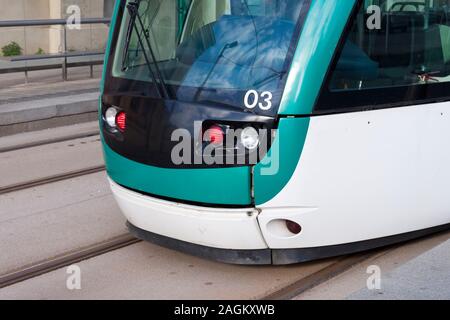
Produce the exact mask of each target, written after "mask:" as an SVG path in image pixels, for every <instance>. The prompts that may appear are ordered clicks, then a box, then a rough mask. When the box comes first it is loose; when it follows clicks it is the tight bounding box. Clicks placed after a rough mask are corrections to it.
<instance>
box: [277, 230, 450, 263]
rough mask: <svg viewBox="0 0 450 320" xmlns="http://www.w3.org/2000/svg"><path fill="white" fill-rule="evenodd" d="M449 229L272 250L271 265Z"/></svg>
mask: <svg viewBox="0 0 450 320" xmlns="http://www.w3.org/2000/svg"><path fill="white" fill-rule="evenodd" d="M449 229H450V223H448V224H445V225H441V226H437V227H432V228H428V229H423V230H418V231H413V232H408V233H402V234H398V235H394V236H389V237H384V238H377V239H372V240H365V241H359V242H353V243H348V244H340V245H335V246H326V247H317V248H305V249H283V250H273V251H272V255H273V264H276V265H285V264H293V263H300V262H307V261H313V260H318V259H325V258H331V257H337V256H341V255H347V254H350V253H357V252H362V251H366V250H372V249H376V248H381V247H386V246H389V245H392V244H396V243H401V242H406V241H409V240H413V239H417V238H421V237H424V236H427V235H430V234H433V233H437V232H440V231H445V230H449Z"/></svg>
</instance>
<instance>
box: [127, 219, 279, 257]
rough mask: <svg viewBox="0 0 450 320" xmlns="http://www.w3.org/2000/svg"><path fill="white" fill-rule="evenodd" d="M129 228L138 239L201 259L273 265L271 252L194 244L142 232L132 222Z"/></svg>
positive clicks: (128, 225) (268, 250) (128, 224)
mask: <svg viewBox="0 0 450 320" xmlns="http://www.w3.org/2000/svg"><path fill="white" fill-rule="evenodd" d="M127 227H128V229H129V230H130V232H131V234H133V235H134V236H135V237H136V238H138V239H141V240H144V241H148V242H151V243H154V244H157V245H159V246H161V247H165V248H169V249H172V250H176V251H181V252H184V253H187V254H190V255H193V256H196V257H199V258H203V259H208V260H213V261H218V262H224V263H230V264H241V265H269V264H272V257H271V250H270V249H261V250H228V249H218V248H211V247H206V246H201V245H198V244H193V243H189V242H185V241H181V240H176V239H173V238H169V237H165V236H161V235H158V234H155V233H153V232H149V231H145V230H142V229H140V228H138V227H136V226H134V225H132V224H131V223H130V222H127Z"/></svg>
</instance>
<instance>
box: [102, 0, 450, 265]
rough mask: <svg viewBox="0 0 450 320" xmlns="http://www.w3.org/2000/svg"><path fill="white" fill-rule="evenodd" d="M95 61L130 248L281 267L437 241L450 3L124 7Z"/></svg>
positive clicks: (141, 0)
mask: <svg viewBox="0 0 450 320" xmlns="http://www.w3.org/2000/svg"><path fill="white" fill-rule="evenodd" d="M105 60H106V61H105V67H104V75H103V80H102V85H101V91H102V92H101V99H100V103H99V123H100V128H101V137H102V144H103V150H104V158H105V162H106V167H107V173H108V179H109V182H110V184H111V189H112V192H113V194H114V197H115V199H116V200H117V203H118V204H119V207H120V208H121V210H122V211H123V213H124V215H125V216H126V218H127V221H128V228H129V230H130V232H131V233H132V234H134V235H136V237H138V238H141V239H144V240H147V241H150V242H153V243H156V244H158V245H161V246H165V247H168V248H172V249H175V250H180V251H183V252H186V253H189V254H192V255H196V256H199V257H202V258H208V259H212V260H216V261H220V262H225V263H232V264H260V265H265V264H274V265H285V264H292V263H300V262H304V261H311V260H316V259H322V258H327V257H333V256H338V255H344V254H348V253H353V252H358V251H364V250H369V249H373V248H377V247H381V246H386V245H390V244H393V243H398V242H402V241H407V240H410V239H413V238H417V237H420V236H424V235H427V234H430V233H433V232H438V231H442V230H447V229H449V227H450V1H449V0H416V1H403V0H339V1H337V0H120V1H117V3H116V7H115V10H114V14H113V18H112V24H111V30H110V38H109V42H108V46H107V50H106V59H105Z"/></svg>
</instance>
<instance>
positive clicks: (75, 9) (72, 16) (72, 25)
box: [66, 5, 81, 30]
mask: <svg viewBox="0 0 450 320" xmlns="http://www.w3.org/2000/svg"><path fill="white" fill-rule="evenodd" d="M66 13H67V14H68V15H69V16H68V18H67V20H66V21H67V22H66V25H67V28H68V29H69V30H81V9H80V7H79V6H77V5H70V6H68V7H67V10H66Z"/></svg>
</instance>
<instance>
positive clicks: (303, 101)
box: [279, 0, 357, 115]
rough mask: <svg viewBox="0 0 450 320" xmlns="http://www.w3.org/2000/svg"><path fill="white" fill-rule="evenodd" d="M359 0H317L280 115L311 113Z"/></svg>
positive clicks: (301, 42)
mask: <svg viewBox="0 0 450 320" xmlns="http://www.w3.org/2000/svg"><path fill="white" fill-rule="evenodd" d="M356 1H357V0H340V1H332V0H331V1H330V0H314V1H313V3H312V4H311V9H310V12H309V13H308V17H307V19H306V21H305V25H304V27H303V31H302V35H301V37H300V40H299V43H298V46H297V50H296V53H295V55H294V60H293V61H294V62H293V64H292V66H291V70H290V72H289V77H288V80H287V84H286V89H285V92H284V95H283V99H282V101H281V105H280V111H279V114H281V115H305V114H311V112H312V110H313V108H314V104H315V102H316V99H317V96H318V94H319V92H320V88H321V87H322V83H323V81H324V79H325V76H326V73H327V71H328V67H329V65H330V63H331V62H332V59H333V55H334V52H335V50H336V47H337V45H338V43H339V40H340V38H341V35H342V33H343V32H344V30H345V26H346V24H347V21H348V19H349V17H350V15H351V12H352V10H353V8H354V6H355V4H356Z"/></svg>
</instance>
